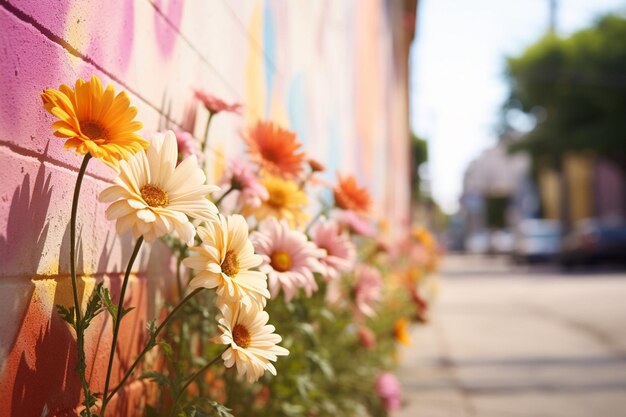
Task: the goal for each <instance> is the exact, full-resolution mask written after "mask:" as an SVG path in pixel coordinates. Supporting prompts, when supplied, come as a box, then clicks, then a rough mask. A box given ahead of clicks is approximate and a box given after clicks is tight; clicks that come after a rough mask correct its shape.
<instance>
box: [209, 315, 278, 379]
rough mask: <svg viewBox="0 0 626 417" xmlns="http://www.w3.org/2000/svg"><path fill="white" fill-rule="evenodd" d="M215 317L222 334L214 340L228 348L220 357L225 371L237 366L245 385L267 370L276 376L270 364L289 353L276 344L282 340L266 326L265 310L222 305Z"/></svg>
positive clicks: (270, 326) (271, 328) (268, 325)
mask: <svg viewBox="0 0 626 417" xmlns="http://www.w3.org/2000/svg"><path fill="white" fill-rule="evenodd" d="M220 311H221V315H218V316H217V321H218V323H219V329H220V330H221V332H222V334H221V335H220V336H218V337H217V338H216V341H218V342H220V343H223V344H225V345H230V347H229V348H228V349H226V351H225V352H224V353H223V354H222V359H224V365H225V366H226V367H227V368H230V367H232V366H233V365H236V366H237V372H238V373H239V375H244V374H245V375H246V377H247V379H248V382H254V381H256V380H258V379H259V378H260V377H261V376H263V374H264V373H265V371H266V370H268V371H270V372H271V373H272V375H276V368H275V367H274V365H273V364H272V363H271V361H276V360H277V356H285V355H288V354H289V351H288V350H287V349H285V348H283V347H281V346H278V345H277V344H278V343H280V341H281V340H282V338H281V337H280V335H278V334H276V333H274V331H275V330H276V329H275V328H274V326H272V325H271V324H267V321H268V320H269V315H268V314H267V312H265V311H261V310H256V309H254V308H252V309H249V310H247V309H245V308H240V307H239V304H236V303H232V304H223V305H221V306H220Z"/></svg>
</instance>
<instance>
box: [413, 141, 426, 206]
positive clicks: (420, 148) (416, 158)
mask: <svg viewBox="0 0 626 417" xmlns="http://www.w3.org/2000/svg"><path fill="white" fill-rule="evenodd" d="M426 161H428V142H427V141H426V139H423V138H420V137H418V136H417V135H415V133H411V195H412V197H413V199H414V200H417V199H419V198H420V184H421V178H420V174H419V169H420V166H421V165H422V164H423V163H425V162H426Z"/></svg>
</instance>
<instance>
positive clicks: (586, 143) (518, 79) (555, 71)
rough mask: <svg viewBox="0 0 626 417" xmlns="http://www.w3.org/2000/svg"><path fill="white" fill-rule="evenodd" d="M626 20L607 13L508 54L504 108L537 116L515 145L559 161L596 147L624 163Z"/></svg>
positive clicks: (520, 148)
mask: <svg viewBox="0 0 626 417" xmlns="http://www.w3.org/2000/svg"><path fill="white" fill-rule="evenodd" d="M624 74H626V19H624V18H623V17H619V16H615V15H607V16H604V17H603V18H601V19H599V20H598V21H597V22H596V23H595V24H594V25H593V26H592V27H590V28H588V29H585V30H581V31H579V32H577V33H575V34H573V35H571V36H569V37H567V38H561V37H557V36H555V35H552V34H548V35H546V36H545V37H544V38H543V39H541V40H539V41H538V42H537V43H535V44H533V45H531V46H530V47H529V48H528V49H526V51H524V53H522V54H521V55H520V56H518V57H514V58H509V59H508V62H507V76H508V79H509V83H510V88H511V93H510V97H509V99H508V101H507V103H506V104H505V110H508V109H519V110H522V111H524V112H527V113H532V114H535V115H537V125H536V127H535V128H534V130H533V131H532V132H530V133H529V134H528V135H527V137H526V138H525V140H523V141H522V142H521V143H518V144H516V145H515V146H514V147H513V150H522V149H523V150H528V151H530V152H531V153H532V154H533V155H535V156H541V157H545V158H547V159H549V160H552V161H558V160H559V159H560V157H561V156H562V155H563V154H564V153H566V152H569V151H585V150H589V151H593V152H595V153H597V154H599V155H603V156H606V157H608V158H611V159H613V160H614V161H616V162H617V163H618V164H620V165H621V166H622V167H624V168H626V141H625V140H624V138H623V135H624V132H625V131H626V118H625V117H624V109H625V108H626V76H625V75H624Z"/></svg>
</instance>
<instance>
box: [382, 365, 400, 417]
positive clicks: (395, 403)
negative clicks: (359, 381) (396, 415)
mask: <svg viewBox="0 0 626 417" xmlns="http://www.w3.org/2000/svg"><path fill="white" fill-rule="evenodd" d="M376 393H377V394H378V397H379V398H380V400H381V401H382V403H383V405H384V406H385V409H386V410H387V411H395V410H398V409H400V407H401V406H402V393H401V389H400V382H398V379H397V378H396V377H395V376H394V375H393V374H392V373H390V372H383V373H382V374H380V375H378V378H376Z"/></svg>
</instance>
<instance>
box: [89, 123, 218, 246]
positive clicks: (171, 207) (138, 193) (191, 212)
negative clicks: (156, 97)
mask: <svg viewBox="0 0 626 417" xmlns="http://www.w3.org/2000/svg"><path fill="white" fill-rule="evenodd" d="M177 155H178V149H177V145H176V137H175V136H174V133H173V132H172V131H168V132H167V133H166V134H165V135H155V137H154V138H153V139H152V141H151V143H150V147H149V148H148V150H147V151H145V152H144V151H141V152H139V153H137V154H135V155H134V156H133V157H131V158H130V159H129V160H128V161H121V162H120V174H119V176H118V177H117V178H115V180H113V183H114V185H112V186H110V187H108V188H106V189H105V190H104V191H102V193H101V194H100V201H103V202H113V204H111V205H110V206H109V208H108V209H107V211H106V216H107V219H109V220H117V223H116V229H117V233H119V234H123V233H125V232H127V231H128V230H129V229H130V230H132V233H133V236H134V237H135V238H138V237H139V236H143V237H144V238H145V240H146V242H153V241H154V240H156V239H158V238H159V237H161V236H164V235H166V234H168V233H171V232H176V234H177V235H178V237H179V238H180V239H181V240H182V241H183V242H185V243H187V244H188V245H192V244H193V239H194V235H195V229H194V227H193V225H192V224H191V222H190V221H189V219H188V217H187V216H189V217H192V218H194V219H198V220H213V219H215V217H216V214H217V207H215V205H214V204H213V203H211V202H210V201H209V200H208V199H207V198H206V196H207V194H209V193H212V192H214V191H216V190H219V187H217V186H215V185H206V184H205V181H206V177H205V175H204V172H203V171H202V170H201V169H200V168H199V167H198V162H197V160H196V157H195V156H190V157H189V158H187V159H185V160H184V161H183V162H182V163H181V164H180V165H178V166H176V158H177Z"/></svg>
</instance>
